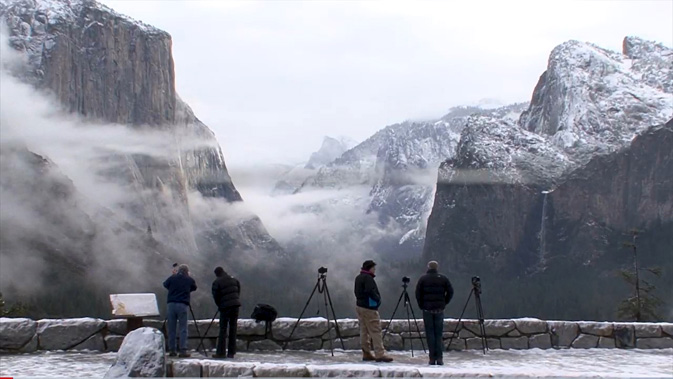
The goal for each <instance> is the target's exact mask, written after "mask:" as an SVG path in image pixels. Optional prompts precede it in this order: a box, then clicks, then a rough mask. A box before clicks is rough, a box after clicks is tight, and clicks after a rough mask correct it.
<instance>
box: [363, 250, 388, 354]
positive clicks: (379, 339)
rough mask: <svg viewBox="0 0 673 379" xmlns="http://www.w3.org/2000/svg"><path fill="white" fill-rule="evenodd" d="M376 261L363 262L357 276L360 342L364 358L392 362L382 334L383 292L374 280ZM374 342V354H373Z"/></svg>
mask: <svg viewBox="0 0 673 379" xmlns="http://www.w3.org/2000/svg"><path fill="white" fill-rule="evenodd" d="M375 272H376V263H375V262H374V261H372V260H367V261H365V262H364V263H363V264H362V268H361V269H360V275H358V276H357V277H356V278H355V298H356V299H357V307H356V311H357V314H358V321H359V323H360V344H361V346H362V360H363V361H376V362H392V361H393V358H391V357H389V356H387V355H386V350H385V348H384V347H383V336H382V334H381V318H380V317H379V312H378V309H379V306H380V305H381V294H379V289H378V287H377V286H376V281H375V280H374V277H375V276H376V275H374V273H375ZM372 344H373V348H374V354H372Z"/></svg>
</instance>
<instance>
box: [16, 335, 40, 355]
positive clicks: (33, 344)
mask: <svg viewBox="0 0 673 379" xmlns="http://www.w3.org/2000/svg"><path fill="white" fill-rule="evenodd" d="M38 342H39V340H38V338H37V334H36V335H34V336H33V338H31V339H30V341H28V343H27V344H25V345H23V346H22V347H21V348H20V349H19V353H34V352H35V351H37V348H38Z"/></svg>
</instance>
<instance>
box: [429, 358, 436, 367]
mask: <svg viewBox="0 0 673 379" xmlns="http://www.w3.org/2000/svg"><path fill="white" fill-rule="evenodd" d="M428 364H429V365H430V366H434V365H436V364H437V361H435V360H432V359H431V360H430V362H428Z"/></svg>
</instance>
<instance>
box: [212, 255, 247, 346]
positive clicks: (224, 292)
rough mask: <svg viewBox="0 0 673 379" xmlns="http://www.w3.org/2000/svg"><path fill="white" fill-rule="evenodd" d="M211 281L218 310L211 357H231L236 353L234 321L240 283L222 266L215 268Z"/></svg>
mask: <svg viewBox="0 0 673 379" xmlns="http://www.w3.org/2000/svg"><path fill="white" fill-rule="evenodd" d="M215 276H216V277H217V278H216V279H215V281H213V288H212V291H213V299H214V300H215V304H217V308H218V309H219V310H220V336H219V337H218V338H217V350H216V352H215V355H213V358H224V357H225V355H226V357H227V358H233V357H234V355H235V354H236V323H237V322H238V309H239V308H240V307H241V301H240V295H241V283H240V282H239V281H238V279H236V278H234V277H232V276H231V275H229V274H227V273H226V272H225V271H224V269H223V268H222V267H217V268H215ZM227 327H228V328H229V344H228V349H229V352H228V353H227V349H225V347H224V346H225V344H224V341H225V339H226V337H227Z"/></svg>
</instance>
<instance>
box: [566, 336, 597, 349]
mask: <svg viewBox="0 0 673 379" xmlns="http://www.w3.org/2000/svg"><path fill="white" fill-rule="evenodd" d="M571 347H574V348H576V349H593V348H595V347H598V337H597V336H592V335H590V334H580V335H579V336H577V338H575V340H574V341H573V343H572V345H571Z"/></svg>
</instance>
